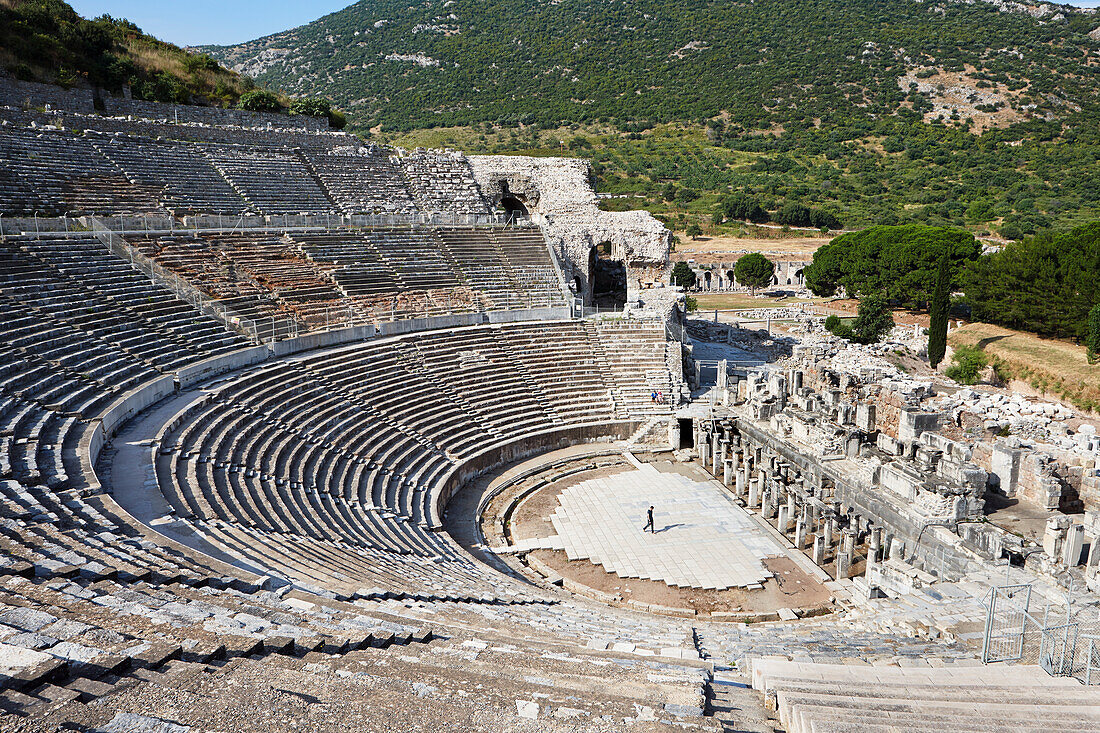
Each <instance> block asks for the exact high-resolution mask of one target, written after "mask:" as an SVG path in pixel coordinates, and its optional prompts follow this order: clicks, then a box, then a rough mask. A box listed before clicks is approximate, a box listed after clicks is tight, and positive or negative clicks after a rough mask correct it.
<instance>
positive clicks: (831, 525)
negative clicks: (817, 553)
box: [821, 517, 836, 547]
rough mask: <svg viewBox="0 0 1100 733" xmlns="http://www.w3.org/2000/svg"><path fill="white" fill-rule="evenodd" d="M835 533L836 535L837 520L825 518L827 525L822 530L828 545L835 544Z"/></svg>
mask: <svg viewBox="0 0 1100 733" xmlns="http://www.w3.org/2000/svg"><path fill="white" fill-rule="evenodd" d="M834 535H836V520H835V519H833V518H832V517H829V518H828V519H826V520H825V527H824V529H823V530H822V532H821V536H822V537H824V538H825V546H826V547H832V546H833V541H834Z"/></svg>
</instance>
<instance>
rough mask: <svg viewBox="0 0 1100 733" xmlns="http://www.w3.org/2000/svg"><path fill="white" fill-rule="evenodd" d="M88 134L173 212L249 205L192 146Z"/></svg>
mask: <svg viewBox="0 0 1100 733" xmlns="http://www.w3.org/2000/svg"><path fill="white" fill-rule="evenodd" d="M90 139H91V141H92V144H93V145H95V147H96V149H97V150H99V152H101V153H103V155H104V156H106V157H107V158H108V159H109V160H110V161H111V162H113V163H114V164H115V165H116V166H118V168H119V169H121V170H122V171H123V172H124V173H125V174H126V176H127V177H128V178H129V179H130V181H131V182H132V183H134V184H137V185H140V186H143V187H145V188H146V189H148V190H149V191H152V192H154V195H155V196H156V197H157V199H158V200H159V201H160V203H161V204H162V205H163V206H164V207H165V208H166V209H168V210H169V211H170V212H172V213H173V214H174V215H176V216H181V215H184V214H189V213H197V212H203V213H213V214H243V213H246V212H248V211H250V210H251V207H250V206H249V205H248V202H246V201H245V200H244V199H243V198H241V196H240V194H238V193H237V192H236V191H234V190H233V188H232V186H230V185H229V183H228V182H227V181H226V180H225V178H224V177H222V174H221V173H220V172H219V171H218V170H217V169H216V168H215V167H214V166H213V164H211V162H210V161H209V160H208V159H207V158H206V157H204V156H203V155H202V153H201V152H200V151H199V150H197V149H195V146H193V145H188V144H185V143H180V142H176V141H172V140H149V139H147V138H136V137H123V136H118V135H95V136H92V137H91V138H90Z"/></svg>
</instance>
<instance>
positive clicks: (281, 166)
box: [203, 145, 338, 214]
mask: <svg viewBox="0 0 1100 733" xmlns="http://www.w3.org/2000/svg"><path fill="white" fill-rule="evenodd" d="M203 153H204V154H205V155H206V156H207V158H209V159H210V161H211V162H212V163H213V164H214V167H216V168H217V169H218V171H220V172H221V174H222V176H224V177H225V179H226V180H227V181H228V182H229V185H230V186H232V187H233V190H235V191H236V192H237V193H239V194H240V195H241V197H242V198H244V200H245V201H248V202H249V204H251V205H252V207H253V208H255V209H256V210H257V211H260V212H263V213H265V214H330V213H336V212H337V210H338V209H337V206H336V205H335V204H334V203H333V201H332V199H330V198H329V195H328V193H326V192H325V190H324V189H323V188H322V187H321V184H320V182H319V181H318V180H317V179H316V177H315V176H314V175H313V172H312V171H310V170H309V168H307V167H306V165H305V163H303V162H302V159H301V157H299V155H298V153H297V152H296V151H294V150H278V149H274V148H270V149H264V148H253V147H242V146H228V145H206V146H203Z"/></svg>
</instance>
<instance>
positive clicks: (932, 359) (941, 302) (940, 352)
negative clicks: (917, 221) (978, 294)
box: [928, 252, 951, 369]
mask: <svg viewBox="0 0 1100 733" xmlns="http://www.w3.org/2000/svg"><path fill="white" fill-rule="evenodd" d="M950 311H951V258H950V257H949V256H948V255H947V253H946V252H945V253H944V254H943V256H941V257H940V265H939V269H938V270H937V272H936V289H935V290H934V291H933V293H932V307H931V316H932V317H931V319H930V321H929V324H928V361H929V363H931V364H932V368H933V369H935V368H936V367H937V366H938V365H939V363H940V362H941V361H943V357H944V354H946V353H947V316H948V315H949V313H950Z"/></svg>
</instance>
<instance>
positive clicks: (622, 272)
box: [588, 242, 626, 308]
mask: <svg viewBox="0 0 1100 733" xmlns="http://www.w3.org/2000/svg"><path fill="white" fill-rule="evenodd" d="M588 265H589V271H590V272H591V273H592V301H593V305H597V306H606V307H615V308H620V307H622V306H624V305H626V262H624V261H623V260H617V259H614V256H613V254H612V247H611V242H602V243H600V244H599V245H597V246H596V247H593V248H592V249H591V250H590V251H589V254H588Z"/></svg>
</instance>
